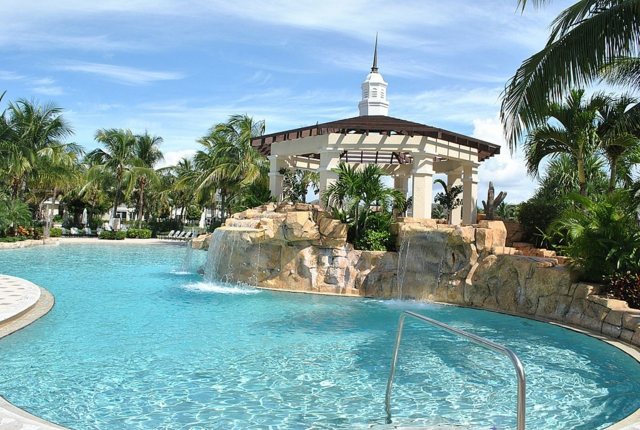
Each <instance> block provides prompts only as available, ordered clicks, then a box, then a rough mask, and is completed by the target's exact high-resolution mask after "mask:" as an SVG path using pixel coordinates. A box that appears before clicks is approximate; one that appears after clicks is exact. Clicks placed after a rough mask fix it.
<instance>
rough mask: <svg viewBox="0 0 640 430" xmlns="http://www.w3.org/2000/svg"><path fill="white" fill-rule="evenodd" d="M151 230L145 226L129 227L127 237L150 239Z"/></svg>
mask: <svg viewBox="0 0 640 430" xmlns="http://www.w3.org/2000/svg"><path fill="white" fill-rule="evenodd" d="M151 235H152V231H151V230H149V229H146V228H130V229H129V230H127V237H128V238H130V239H151Z"/></svg>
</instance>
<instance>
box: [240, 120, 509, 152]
mask: <svg viewBox="0 0 640 430" xmlns="http://www.w3.org/2000/svg"><path fill="white" fill-rule="evenodd" d="M329 133H340V134H352V133H360V134H368V133H380V134H382V135H387V136H389V135H405V136H411V137H413V136H426V137H431V138H433V139H439V140H444V141H446V142H450V143H455V144H458V145H463V146H467V147H469V148H475V149H477V150H478V161H484V160H486V159H488V158H490V157H492V156H494V155H496V154H499V153H500V146H499V145H496V144H494V143H490V142H485V141H484V140H480V139H476V138H474V137H469V136H465V135H463V134H459V133H454V132H452V131H448V130H444V129H442V128H437V127H432V126H429V125H425V124H420V123H417V122H412V121H407V120H404V119H399V118H393V117H389V116H383V115H370V116H356V117H353V118H346V119H341V120H338V121H331V122H325V123H323V124H316V125H311V126H307V127H301V128H295V129H292V130H285V131H280V132H277V133H271V134H265V135H263V136H259V137H256V138H253V139H252V140H251V145H252V146H253V147H255V148H257V149H258V151H260V153H261V154H263V155H271V144H272V143H274V142H284V141H287V140H294V139H301V138H304V137H310V136H319V135H323V134H329ZM381 149H382V148H381ZM376 158H377V157H376Z"/></svg>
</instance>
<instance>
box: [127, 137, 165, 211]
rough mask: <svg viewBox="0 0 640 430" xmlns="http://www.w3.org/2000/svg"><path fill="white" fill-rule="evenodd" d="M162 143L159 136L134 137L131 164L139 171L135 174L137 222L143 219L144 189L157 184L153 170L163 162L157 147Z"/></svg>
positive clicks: (156, 177)
mask: <svg viewBox="0 0 640 430" xmlns="http://www.w3.org/2000/svg"><path fill="white" fill-rule="evenodd" d="M161 143H162V138H161V137H159V136H151V135H150V134H149V133H148V132H146V131H145V132H144V134H141V135H139V136H136V140H135V144H134V147H133V156H134V159H133V164H134V165H135V166H137V167H138V168H141V169H139V170H138V171H137V172H136V173H137V175H136V176H137V178H136V182H137V184H136V185H137V196H138V199H137V200H138V204H137V207H138V220H139V221H142V220H143V219H144V213H145V212H144V209H145V200H144V197H145V189H146V188H147V186H148V185H149V183H154V184H157V183H158V182H159V177H158V175H157V173H156V171H155V170H154V168H155V166H156V164H158V163H159V162H160V161H162V160H164V156H163V155H162V151H160V149H159V148H158V146H159V145H160V144H161Z"/></svg>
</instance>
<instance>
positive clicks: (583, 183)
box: [578, 158, 587, 196]
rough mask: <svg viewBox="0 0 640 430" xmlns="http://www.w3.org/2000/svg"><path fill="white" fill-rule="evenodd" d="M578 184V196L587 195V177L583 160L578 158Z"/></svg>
mask: <svg viewBox="0 0 640 430" xmlns="http://www.w3.org/2000/svg"><path fill="white" fill-rule="evenodd" d="M578 184H579V185H580V194H582V195H583V196H586V195H587V176H586V174H585V171H584V160H583V159H582V158H578Z"/></svg>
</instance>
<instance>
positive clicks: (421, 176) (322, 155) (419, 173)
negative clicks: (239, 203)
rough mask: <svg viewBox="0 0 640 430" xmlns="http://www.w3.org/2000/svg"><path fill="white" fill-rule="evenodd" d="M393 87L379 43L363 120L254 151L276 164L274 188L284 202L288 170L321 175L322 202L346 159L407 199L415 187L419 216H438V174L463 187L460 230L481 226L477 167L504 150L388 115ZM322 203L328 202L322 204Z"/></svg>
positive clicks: (287, 135)
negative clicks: (381, 63)
mask: <svg viewBox="0 0 640 430" xmlns="http://www.w3.org/2000/svg"><path fill="white" fill-rule="evenodd" d="M386 89H387V83H386V82H385V81H384V79H383V78H382V76H381V75H380V73H378V67H377V40H376V48H375V50H374V60H373V67H372V68H371V73H369V75H367V78H366V79H365V81H364V82H363V83H362V100H361V101H360V103H359V105H358V107H359V110H360V116H357V117H353V118H347V119H341V120H337V121H331V122H326V123H323V124H315V125H310V126H307V127H301V128H296V129H292V130H286V131H280V132H277V133H271V134H267V135H263V136H260V137H257V138H254V139H253V140H252V145H253V146H254V147H256V148H257V149H258V150H259V151H260V152H261V153H262V154H264V155H265V156H267V157H268V158H269V160H270V164H271V168H270V173H269V177H270V190H271V194H272V195H273V196H277V198H279V199H280V198H281V197H282V180H283V175H282V174H281V173H280V172H281V170H282V169H286V168H291V169H302V170H312V171H317V172H319V174H320V186H319V188H320V197H322V193H323V191H324V190H326V189H327V187H328V186H329V184H330V183H331V182H334V181H335V180H336V179H337V174H336V173H335V172H334V169H335V168H336V167H337V166H338V164H339V163H340V162H341V161H344V162H346V163H350V164H353V165H356V166H357V165H360V164H370V163H375V164H378V165H380V166H381V167H382V168H383V169H384V171H385V172H386V173H387V174H388V175H389V176H391V177H393V181H394V187H395V188H396V189H399V190H401V191H404V192H405V194H406V193H407V192H408V191H409V181H411V182H412V187H411V188H412V194H413V213H412V216H413V217H414V218H431V205H432V201H433V195H432V194H433V193H432V187H433V175H434V174H437V173H443V174H446V175H447V184H448V186H454V185H460V184H462V186H463V193H462V201H463V203H462V207H461V208H457V209H456V210H454V211H453V213H452V214H451V220H452V223H453V224H460V223H461V222H462V223H464V224H473V223H475V220H476V200H477V189H478V166H479V165H480V163H482V162H483V161H484V160H486V159H488V158H490V157H492V156H494V155H496V154H499V153H500V146H498V145H496V144H493V143H489V142H485V141H482V140H480V139H476V138H473V137H469V136H465V135H462V134H459V133H454V132H452V131H448V130H444V129H441V128H437V127H432V126H429V125H425V124H420V123H416V122H412V121H407V120H403V119H399V118H393V117H390V116H387V112H388V109H389V103H388V101H387V97H386V96H387V94H386ZM321 201H322V199H321Z"/></svg>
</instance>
